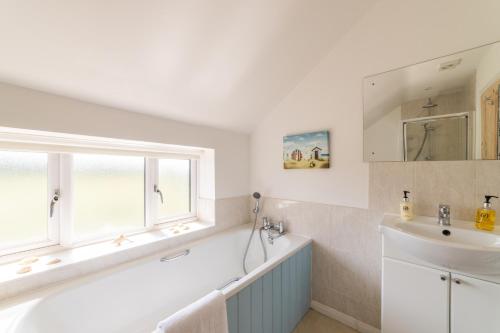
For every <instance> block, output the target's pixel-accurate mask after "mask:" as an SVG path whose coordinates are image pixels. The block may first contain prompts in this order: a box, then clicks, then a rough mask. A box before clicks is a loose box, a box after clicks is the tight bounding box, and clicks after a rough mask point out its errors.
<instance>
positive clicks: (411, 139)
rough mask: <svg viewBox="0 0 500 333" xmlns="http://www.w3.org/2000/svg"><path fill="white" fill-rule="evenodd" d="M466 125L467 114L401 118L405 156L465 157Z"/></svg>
mask: <svg viewBox="0 0 500 333" xmlns="http://www.w3.org/2000/svg"><path fill="white" fill-rule="evenodd" d="M467 128H468V115H467V114H457V115H450V116H437V117H427V118H420V119H414V120H407V121H404V122H403V131H404V160H405V161H447V160H448V161H449V160H466V159H467V152H468V148H467V146H468V134H467Z"/></svg>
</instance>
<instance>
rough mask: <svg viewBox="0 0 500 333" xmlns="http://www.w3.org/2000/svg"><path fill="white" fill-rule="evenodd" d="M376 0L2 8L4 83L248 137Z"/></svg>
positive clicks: (21, 4) (114, 1)
mask: <svg viewBox="0 0 500 333" xmlns="http://www.w3.org/2000/svg"><path fill="white" fill-rule="evenodd" d="M373 3H374V1H373V0H307V1H304V0H251V1H249V0H245V1H238V0H206V1H203V0H199V1H192V0H171V1H168V0H163V1H137V0H133V1H132V0H104V1H103V0H97V1H96V0H79V1H60V0H46V1H38V0H31V1H30V0H27V1H16V0H9V1H2V2H0V43H1V44H0V45H1V46H0V48H1V51H0V81H3V82H6V83H12V84H17V85H20V86H24V87H28V88H34V89H38V90H41V91H45V92H50V93H55V94H58V95H63V96H68V97H73V98H77V99H81V100H85V101H89V102H93V103H98V104H103V105H107V106H112V107H117V108H122V109H126V110H130V111H134V112H140V113H146V114H152V115H158V116H162V117H166V118H170V119H176V120H180V121H186V122H190V123H197V124H204V125H209V126H215V127H220V128H226V129H231V130H235V131H242V132H250V131H251V130H252V128H253V127H254V126H255V125H256V124H257V123H258V122H259V120H260V119H261V118H262V117H263V116H265V114H266V113H267V112H269V111H270V110H272V108H273V107H274V106H275V105H277V104H278V103H279V102H280V101H281V100H282V99H283V98H284V97H285V96H286V94H287V93H288V92H290V90H291V89H293V87H294V86H295V85H296V84H297V83H298V82H299V81H300V80H301V79H302V78H303V77H304V76H305V75H306V74H307V73H308V72H309V71H310V70H311V69H312V68H313V67H314V66H315V65H316V64H317V63H318V62H319V61H320V60H321V59H322V57H323V56H325V55H326V54H327V53H328V50H329V49H330V48H331V47H332V46H333V44H334V43H335V42H336V41H338V40H339V38H341V36H342V35H343V34H344V33H346V32H347V31H348V30H349V29H350V27H352V26H353V25H354V24H355V22H356V21H357V19H359V18H360V17H361V16H362V15H363V14H364V12H366V11H367V10H368V9H369V7H370V6H371V5H372V4H373ZM33 111H34V112H36V110H33Z"/></svg>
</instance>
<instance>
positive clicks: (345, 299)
mask: <svg viewBox="0 0 500 333" xmlns="http://www.w3.org/2000/svg"><path fill="white" fill-rule="evenodd" d="M403 190H409V191H411V197H412V200H413V201H414V203H415V210H416V214H418V215H424V216H436V212H437V206H438V204H439V203H440V202H442V203H447V204H450V205H451V208H452V215H453V217H454V218H458V219H464V220H470V221H472V220H473V216H474V212H475V209H476V208H478V207H480V206H481V202H482V199H483V198H482V197H483V195H484V194H486V193H488V194H493V195H499V196H500V161H462V162H410V163H401V162H384V163H371V164H370V190H369V197H370V199H369V201H370V203H369V209H360V208H350V207H345V206H336V205H325V204H318V203H312V202H298V201H291V200H285V199H274V198H265V199H264V201H263V209H262V216H264V215H266V216H270V217H272V218H274V219H275V220H284V221H285V223H286V227H287V229H288V231H290V232H293V233H297V234H301V235H305V236H309V237H311V238H312V239H313V280H312V284H313V294H312V297H313V300H315V301H317V302H319V303H322V304H324V305H326V306H329V307H331V308H333V309H335V310H337V311H340V312H342V313H345V314H347V315H349V316H351V317H354V318H356V319H358V320H360V321H361V322H363V323H366V324H368V325H371V326H373V327H380V284H381V281H380V278H381V277H380V275H381V257H382V254H381V237H380V233H379V231H378V225H379V223H380V222H381V221H382V217H383V214H384V213H396V214H398V213H399V203H400V201H401V197H402V191H403ZM250 200H251V204H250V206H251V207H253V200H252V199H250ZM494 207H495V205H494ZM496 207H498V208H499V209H500V201H499V202H498V203H497V205H496Z"/></svg>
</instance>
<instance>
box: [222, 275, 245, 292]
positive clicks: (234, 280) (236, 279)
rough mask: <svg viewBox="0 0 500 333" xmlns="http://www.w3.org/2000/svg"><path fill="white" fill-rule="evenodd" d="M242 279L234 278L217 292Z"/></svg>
mask: <svg viewBox="0 0 500 333" xmlns="http://www.w3.org/2000/svg"><path fill="white" fill-rule="evenodd" d="M240 279H241V277H235V278H232V279H231V280H229V281H227V282H226V283H224V284H223V285H222V286H221V287H219V288H217V290H222V289H225V288H227V287H229V286H230V285H231V284H233V283H235V282H238V281H239V280H240Z"/></svg>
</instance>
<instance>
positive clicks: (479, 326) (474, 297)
mask: <svg viewBox="0 0 500 333" xmlns="http://www.w3.org/2000/svg"><path fill="white" fill-rule="evenodd" d="M450 300H451V302H450V320H451V333H471V332H481V333H493V332H495V333H496V332H500V284H497V283H492V282H487V281H483V280H479V279H474V278H470V277H467V276H463V275H459V274H452V275H451V298H450Z"/></svg>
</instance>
